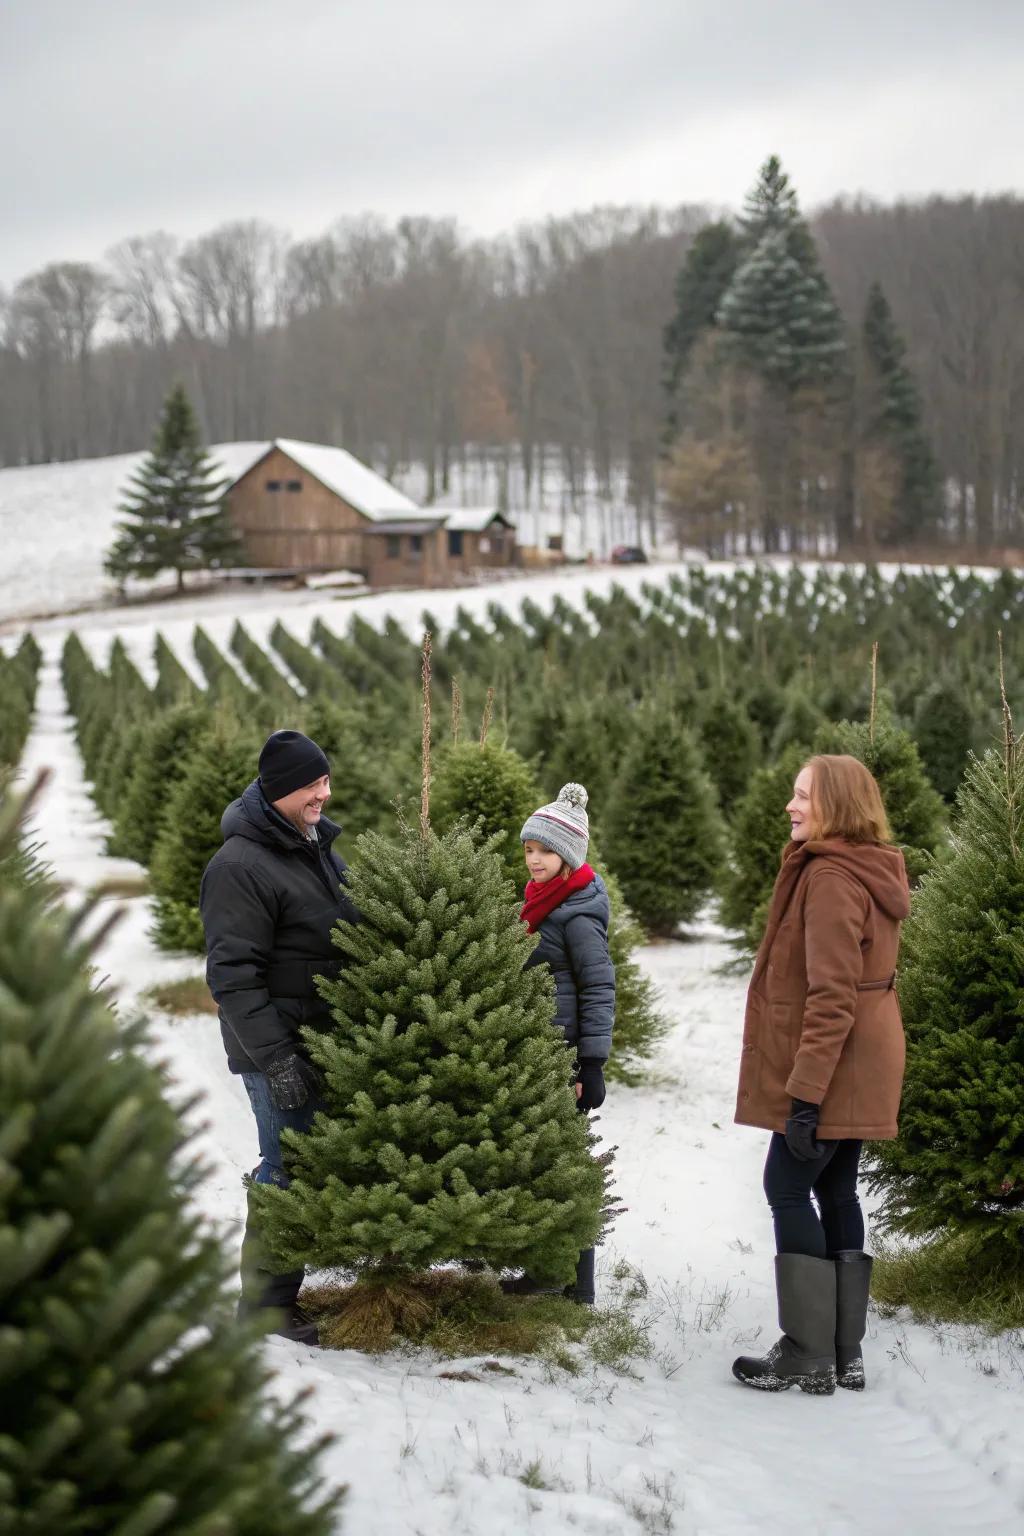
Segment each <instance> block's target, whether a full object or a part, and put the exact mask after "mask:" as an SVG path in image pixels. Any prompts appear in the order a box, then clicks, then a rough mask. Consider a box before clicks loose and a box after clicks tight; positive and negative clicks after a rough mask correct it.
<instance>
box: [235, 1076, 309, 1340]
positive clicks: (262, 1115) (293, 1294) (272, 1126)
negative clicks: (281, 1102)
mask: <svg viewBox="0 0 1024 1536" xmlns="http://www.w3.org/2000/svg"><path fill="white" fill-rule="evenodd" d="M241 1076H242V1082H243V1083H244V1084H245V1091H246V1093H247V1094H248V1095H249V1104H250V1107H251V1108H252V1112H253V1115H254V1116H255V1118H256V1131H257V1135H258V1136H259V1146H260V1161H259V1165H258V1167H256V1168H254V1169H253V1171H252V1174H251V1180H252V1183H253V1184H276V1185H277V1186H278V1188H279V1189H287V1188H288V1175H287V1173H286V1172H285V1170H284V1164H283V1162H282V1157H281V1132H282V1131H284V1130H289V1131H308V1130H309V1128H310V1126H311V1125H312V1124H313V1116H314V1115H315V1114H316V1112H317V1110H318V1109H322V1108H323V1105H322V1104H321V1103H320V1101H319V1100H317V1099H311V1100H308V1101H307V1102H306V1103H305V1104H303V1106H302V1108H301V1109H279V1108H278V1107H277V1105H276V1104H275V1103H274V1101H273V1099H272V1098H271V1097H270V1084H269V1083H268V1081H267V1079H266V1077H265V1076H264V1074H263V1073H262V1072H243V1073H242V1074H241ZM304 1276H305V1270H302V1269H293V1270H289V1271H288V1273H287V1274H283V1275H279V1274H275V1273H274V1272H273V1269H272V1268H271V1266H270V1262H269V1260H268V1258H267V1255H266V1252H265V1250H264V1247H263V1241H262V1239H261V1237H260V1234H259V1229H258V1224H257V1219H256V1217H255V1213H254V1211H253V1208H252V1202H251V1201H250V1202H249V1208H248V1214H247V1218H246V1223H245V1237H244V1239H243V1241H242V1306H243V1308H245V1309H246V1310H248V1309H250V1308H252V1307H281V1308H283V1309H284V1310H285V1311H286V1312H289V1311H291V1309H292V1307H294V1305H295V1302H296V1299H297V1297H298V1294H299V1288H300V1286H301V1285H302V1281H303V1278H304Z"/></svg>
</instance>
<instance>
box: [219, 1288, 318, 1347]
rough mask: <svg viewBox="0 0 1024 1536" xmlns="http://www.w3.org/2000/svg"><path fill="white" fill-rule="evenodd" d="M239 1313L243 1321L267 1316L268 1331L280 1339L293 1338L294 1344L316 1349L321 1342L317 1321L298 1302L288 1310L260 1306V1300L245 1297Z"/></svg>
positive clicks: (239, 1307)
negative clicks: (249, 1299)
mask: <svg viewBox="0 0 1024 1536" xmlns="http://www.w3.org/2000/svg"><path fill="white" fill-rule="evenodd" d="M237 1315H238V1317H239V1319H240V1320H242V1321H244V1320H245V1319H247V1318H250V1317H264V1318H266V1320H267V1323H268V1324H269V1326H268V1327H267V1329H266V1331H267V1333H272V1334H273V1335H274V1336H275V1337H276V1338H279V1339H291V1341H292V1343H293V1344H309V1345H310V1346H311V1347H312V1348H313V1349H316V1348H317V1346H318V1345H319V1343H320V1335H319V1333H318V1332H317V1327H316V1323H314V1321H313V1319H312V1318H311V1317H310V1315H309V1313H308V1312H306V1311H305V1310H304V1309H303V1308H302V1307H300V1306H299V1304H298V1302H295V1303H294V1305H292V1306H291V1307H289V1308H287V1310H286V1309H285V1308H284V1307H270V1306H266V1307H265V1306H260V1304H259V1303H258V1302H254V1301H246V1300H245V1298H244V1297H243V1299H242V1300H241V1301H240V1302H239V1303H238V1309H237ZM271 1319H273V1323H271ZM274 1324H276V1326H274Z"/></svg>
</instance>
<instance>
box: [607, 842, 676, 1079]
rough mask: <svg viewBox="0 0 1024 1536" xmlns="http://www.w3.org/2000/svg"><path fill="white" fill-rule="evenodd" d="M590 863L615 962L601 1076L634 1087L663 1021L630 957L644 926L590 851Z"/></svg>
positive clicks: (654, 995) (664, 1028) (650, 987)
mask: <svg viewBox="0 0 1024 1536" xmlns="http://www.w3.org/2000/svg"><path fill="white" fill-rule="evenodd" d="M590 862H591V863H592V864H593V866H594V869H595V870H596V872H597V873H598V874H599V875H600V876H601V879H602V880H603V881H604V883H605V888H606V890H607V892H608V903H609V905H610V907H611V914H612V915H611V922H610V923H609V925H608V953H609V954H610V955H611V960H612V964H613V965H614V967H615V1026H614V1029H613V1031H612V1054H611V1056H610V1057H609V1058H608V1062H607V1064H606V1066H605V1076H606V1077H607V1078H608V1079H609V1080H610V1081H612V1082H620V1083H628V1084H630V1085H631V1086H635V1085H636V1084H637V1083H639V1082H641V1081H642V1079H643V1072H644V1067H645V1065H646V1063H647V1062H648V1061H649V1060H650V1058H651V1056H652V1055H653V1054H654V1051H655V1049H656V1048H657V1045H658V1042H659V1041H660V1040H662V1039H664V1037H665V1035H666V1034H667V1033H668V1028H669V1021H668V1019H667V1018H666V1017H665V1015H664V1014H663V1013H662V1012H661V1010H660V1003H661V999H660V997H659V994H658V990H657V988H656V987H655V985H654V983H653V982H652V981H651V979H650V977H649V976H645V975H644V973H643V971H642V969H641V968H640V965H639V963H638V962H637V960H636V958H635V956H636V952H637V950H638V949H640V947H641V945H642V944H643V942H644V931H643V929H642V928H641V926H640V924H639V923H638V922H637V920H636V918H635V917H634V916H633V914H632V912H631V911H630V909H629V907H628V906H627V905H626V898H625V896H624V895H623V894H622V887H621V886H620V885H619V882H618V881H617V880H616V878H615V876H614V875H613V874H612V872H611V870H610V869H608V868H607V866H606V865H605V864H603V863H602V861H601V859H600V857H599V856H598V855H597V854H595V853H594V852H593V851H592V852H591V859H590Z"/></svg>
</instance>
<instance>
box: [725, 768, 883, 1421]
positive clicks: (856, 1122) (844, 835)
mask: <svg viewBox="0 0 1024 1536" xmlns="http://www.w3.org/2000/svg"><path fill="white" fill-rule="evenodd" d="M786 811H787V813H788V815H789V819H790V823H791V826H792V836H791V840H790V843H789V845H788V846H787V848H786V850H785V853H784V854H783V859H782V868H781V869H780V871H779V876H778V879H777V880H776V882H775V889H774V891H773V892H772V900H771V907H770V909H769V913H768V926H767V928H766V930H765V935H764V939H763V940H762V943H761V947H760V949H759V950H758V954H757V960H756V962H755V965H754V974H753V976H752V978H751V982H750V990H749V993H748V996H747V1011H746V1019H745V1023H744V1030H743V1055H742V1062H741V1066H740V1081H739V1093H738V1097H737V1101H736V1120H737V1122H738V1123H739V1124H740V1125H756V1126H760V1127H762V1128H763V1129H764V1130H768V1131H771V1132H772V1139H771V1143H770V1145H769V1148H768V1160H767V1162H766V1164H765V1171H764V1189H765V1194H766V1195H767V1197H768V1203H769V1205H770V1206H771V1211H772V1216H773V1218H774V1222H775V1246H776V1250H777V1255H778V1256H777V1258H776V1260H775V1283H776V1289H777V1291H778V1303H779V1322H780V1324H781V1327H782V1329H783V1334H782V1338H781V1339H780V1340H779V1342H778V1343H777V1344H775V1345H774V1346H773V1347H772V1349H770V1350H769V1352H768V1354H767V1355H765V1356H764V1357H763V1358H754V1357H750V1356H741V1358H740V1359H738V1360H737V1361H736V1362H735V1363H734V1365H733V1374H734V1375H735V1376H736V1377H737V1378H738V1379H739V1380H740V1381H742V1382H744V1383H745V1385H747V1386H750V1387H758V1388H760V1389H761V1390H762V1391H767V1392H780V1391H784V1390H785V1389H786V1388H787V1387H790V1386H792V1385H793V1384H794V1383H796V1384H797V1385H798V1386H799V1387H800V1388H801V1389H802V1390H803V1391H804V1392H816V1393H832V1392H834V1391H835V1387H836V1380H837V1369H838V1382H839V1385H840V1386H842V1387H848V1388H850V1389H852V1390H854V1391H857V1390H859V1389H861V1388H863V1386H864V1367H863V1361H862V1357H861V1342H862V1340H863V1338H864V1332H865V1328H866V1321H867V1305H868V1290H869V1286H870V1280H871V1260H870V1258H869V1257H868V1256H867V1254H866V1253H864V1252H863V1248H864V1217H863V1215H862V1213H861V1208H860V1202H859V1200H858V1198H857V1169H858V1164H859V1160H860V1152H861V1145H862V1142H863V1141H864V1140H865V1139H866V1138H870V1139H871V1140H872V1141H884V1140H887V1139H891V1138H893V1137H894V1136H895V1135H896V1116H897V1112H898V1110H899V1101H900V1090H901V1088H902V1085H903V1065H904V1054H905V1045H904V1038H903V1026H902V1023H901V1020H900V1011H899V1004H898V1002H897V1000H896V993H895V991H894V990H893V983H894V981H895V975H896V955H897V950H898V948H899V932H900V923H901V921H902V920H903V919H904V918H905V917H906V916H907V913H908V912H909V910H910V893H909V888H908V885H907V872H906V867H905V865H904V862H903V855H902V853H901V852H900V851H899V849H898V848H894V847H892V846H891V842H892V838H891V834H890V831H889V826H888V822H887V820H886V815H885V809H884V807H883V805H882V797H881V794H880V793H879V789H878V785H877V784H876V783H875V780H874V779H873V778H872V776H871V774H870V773H869V772H868V770H867V769H866V768H865V767H864V765H863V763H860V762H858V761H857V759H856V758H853V757H812V758H811V760H810V762H808V763H807V764H806V765H805V766H804V767H803V768H801V770H800V772H799V774H798V775H797V778H796V783H795V784H794V786H793V798H792V800H791V801H790V802H789V805H788V806H787V807H786ZM812 1194H813V1195H814V1198H815V1200H816V1202H817V1209H815V1206H814V1205H813V1204H812V1202H811V1196H812Z"/></svg>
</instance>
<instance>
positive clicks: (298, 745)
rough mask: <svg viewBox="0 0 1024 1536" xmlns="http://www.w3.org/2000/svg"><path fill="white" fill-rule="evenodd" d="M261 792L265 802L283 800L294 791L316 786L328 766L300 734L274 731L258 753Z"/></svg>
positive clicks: (329, 768)
mask: <svg viewBox="0 0 1024 1536" xmlns="http://www.w3.org/2000/svg"><path fill="white" fill-rule="evenodd" d="M259 768H260V788H261V789H262V790H263V793H264V794H265V795H266V797H267V799H268V800H283V799H284V797H285V795H290V794H291V793H292V791H293V790H296V789H304V788H305V787H306V785H307V784H315V783H316V781H317V779H322V778H323V777H324V775H325V774H329V773H330V771H331V765H330V763H329V762H328V761H327V758H326V756H325V754H324V753H323V752H322V751H321V749H320V748H319V747H318V746H317V744H316V742H315V741H310V739H309V737H308V736H303V734H302V732H301V731H275V732H274V734H273V736H268V737H267V739H266V741H265V742H264V744H263V750H262V752H261V753H260V763H259Z"/></svg>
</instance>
